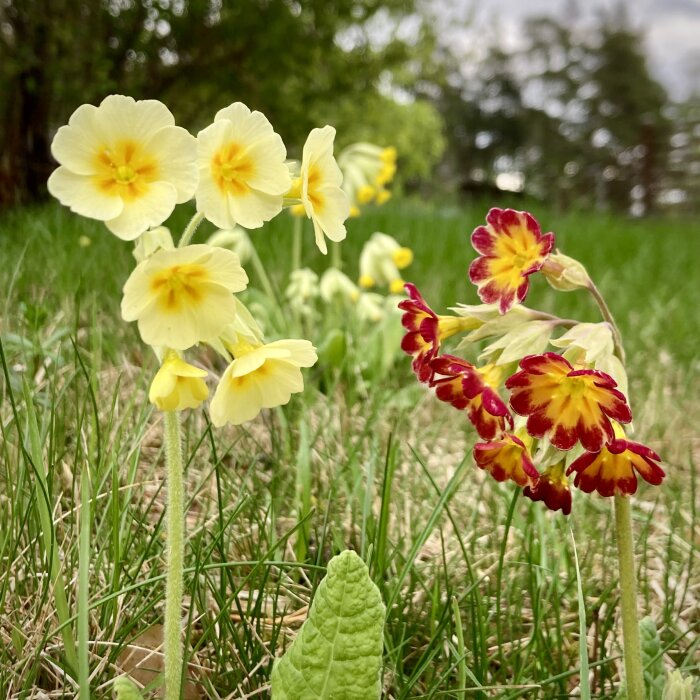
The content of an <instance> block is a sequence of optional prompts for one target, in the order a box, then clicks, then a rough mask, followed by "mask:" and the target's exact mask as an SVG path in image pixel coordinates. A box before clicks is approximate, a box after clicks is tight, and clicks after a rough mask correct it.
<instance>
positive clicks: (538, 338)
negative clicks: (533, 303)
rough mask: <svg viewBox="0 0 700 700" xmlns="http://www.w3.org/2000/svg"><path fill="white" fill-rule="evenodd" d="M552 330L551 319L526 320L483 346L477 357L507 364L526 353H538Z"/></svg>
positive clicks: (542, 348)
mask: <svg viewBox="0 0 700 700" xmlns="http://www.w3.org/2000/svg"><path fill="white" fill-rule="evenodd" d="M553 330H554V326H553V325H552V322H551V321H526V322H525V323H521V324H520V325H518V326H515V328H513V329H512V330H510V331H508V332H507V333H506V334H505V335H503V336H501V337H500V338H498V340H496V341H494V342H493V343H491V344H490V345H488V346H487V347H486V348H484V351H483V352H482V353H481V355H479V359H480V360H481V359H488V360H489V361H490V362H494V363H495V364H497V365H507V364H509V363H510V362H517V361H518V360H521V359H522V358H523V357H525V356H526V355H539V354H540V353H541V352H543V351H544V349H545V348H546V347H547V345H548V343H549V338H550V336H551V335H552V331H553Z"/></svg>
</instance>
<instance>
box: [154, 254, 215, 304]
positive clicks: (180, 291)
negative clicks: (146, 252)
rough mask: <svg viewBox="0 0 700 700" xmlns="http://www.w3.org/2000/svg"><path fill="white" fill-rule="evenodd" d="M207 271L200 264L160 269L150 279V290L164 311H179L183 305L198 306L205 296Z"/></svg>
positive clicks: (207, 279)
mask: <svg viewBox="0 0 700 700" xmlns="http://www.w3.org/2000/svg"><path fill="white" fill-rule="evenodd" d="M208 281H209V273H208V272H207V270H206V268H205V267H203V266H202V265H197V264H188V265H174V266H173V267H171V268H168V269H167V270H161V271H160V272H158V273H156V274H155V275H154V276H153V278H152V279H151V291H152V292H153V293H154V294H155V295H156V296H157V298H158V305H159V307H160V309H161V311H164V312H179V311H180V310H181V309H182V308H183V307H188V306H189V307H192V306H198V305H199V304H200V303H201V301H202V299H203V298H204V296H205V291H206V290H205V289H204V287H205V285H206V284H207V282H208Z"/></svg>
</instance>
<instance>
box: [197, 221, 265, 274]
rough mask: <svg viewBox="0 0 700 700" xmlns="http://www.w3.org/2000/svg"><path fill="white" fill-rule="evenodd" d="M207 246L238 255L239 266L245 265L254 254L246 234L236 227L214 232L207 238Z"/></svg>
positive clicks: (243, 230)
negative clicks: (227, 250) (230, 251)
mask: <svg viewBox="0 0 700 700" xmlns="http://www.w3.org/2000/svg"><path fill="white" fill-rule="evenodd" d="M207 245H214V246H218V247H219V248H228V249H229V250H232V251H233V252H234V253H236V254H237V255H238V257H239V258H240V259H241V265H245V264H246V263H247V262H248V261H249V260H250V259H251V258H252V257H253V255H254V254H255V248H254V247H253V242H252V241H251V240H250V236H249V235H248V232H247V231H246V230H245V229H244V228H241V227H240V226H236V227H235V228H232V229H219V230H218V231H214V233H212V235H211V236H209V238H207Z"/></svg>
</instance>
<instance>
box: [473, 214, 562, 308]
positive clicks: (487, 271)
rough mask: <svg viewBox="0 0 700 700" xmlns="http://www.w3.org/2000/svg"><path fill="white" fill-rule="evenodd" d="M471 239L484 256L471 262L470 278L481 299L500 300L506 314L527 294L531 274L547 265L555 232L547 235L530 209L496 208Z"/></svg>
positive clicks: (490, 302) (488, 302) (485, 300)
mask: <svg viewBox="0 0 700 700" xmlns="http://www.w3.org/2000/svg"><path fill="white" fill-rule="evenodd" d="M471 242H472V246H473V247H474V249H475V250H476V251H477V253H480V254H481V257H479V258H477V259H476V260H474V261H473V262H472V264H471V265H470V267H469V278H470V279H471V281H472V282H473V283H474V284H475V285H477V288H478V294H479V298H480V299H481V301H483V302H484V303H485V304H492V303H498V304H499V308H500V311H501V313H502V314H505V313H506V312H507V311H508V309H510V308H511V307H512V306H513V305H514V304H517V303H519V302H521V301H523V300H524V299H525V297H526V296H527V292H528V287H529V282H528V277H529V276H530V275H531V274H532V273H533V272H537V271H538V270H539V269H540V268H541V267H542V265H544V263H545V260H546V259H547V256H548V255H549V253H550V251H551V250H552V247H553V246H554V234H553V233H545V234H543V233H542V230H541V229H540V225H539V224H538V223H537V221H536V219H535V218H534V217H533V216H532V214H529V213H528V212H524V211H515V210H514V209H497V208H493V209H491V210H490V211H489V213H488V214H487V215H486V226H479V227H477V228H476V229H475V230H474V232H473V233H472V236H471Z"/></svg>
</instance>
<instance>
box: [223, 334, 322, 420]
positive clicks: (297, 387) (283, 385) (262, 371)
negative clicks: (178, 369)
mask: <svg viewBox="0 0 700 700" xmlns="http://www.w3.org/2000/svg"><path fill="white" fill-rule="evenodd" d="M233 352H234V357H235V359H234V360H233V362H231V364H230V365H229V366H228V367H227V368H226V371H225V372H224V374H223V376H222V377H221V381H220V382H219V385H218V386H217V388H216V392H215V393H214V398H213V399H212V401H211V405H210V413H211V420H212V423H213V424H214V425H215V426H216V427H220V426H222V425H225V424H226V423H231V424H233V425H240V424H241V423H245V422H246V421H249V420H253V418H255V417H256V416H257V415H258V414H259V413H260V411H261V410H262V409H263V408H273V407H274V406H283V405H285V404H287V403H288V402H289V400H290V398H291V396H292V394H296V393H298V392H300V391H303V390H304V379H303V377H302V374H301V369H300V368H301V367H311V366H312V365H313V364H314V363H315V362H316V360H317V359H318V358H317V355H316V349H315V348H314V346H313V345H312V344H311V343H310V342H309V341H308V340H277V341H275V342H273V343H268V344H267V345H258V346H254V345H252V344H249V343H246V342H239V343H238V344H237V346H236V347H234V348H233Z"/></svg>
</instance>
